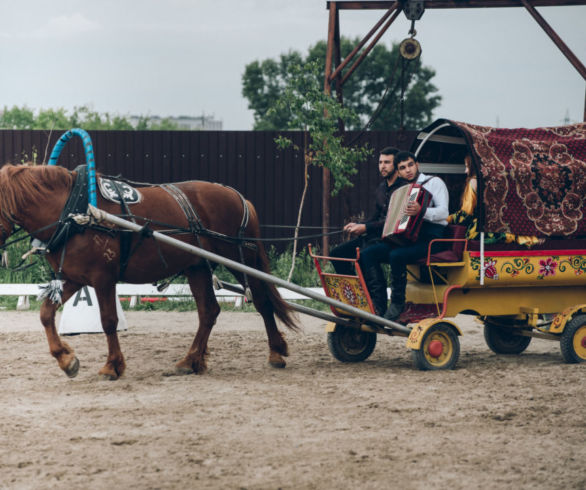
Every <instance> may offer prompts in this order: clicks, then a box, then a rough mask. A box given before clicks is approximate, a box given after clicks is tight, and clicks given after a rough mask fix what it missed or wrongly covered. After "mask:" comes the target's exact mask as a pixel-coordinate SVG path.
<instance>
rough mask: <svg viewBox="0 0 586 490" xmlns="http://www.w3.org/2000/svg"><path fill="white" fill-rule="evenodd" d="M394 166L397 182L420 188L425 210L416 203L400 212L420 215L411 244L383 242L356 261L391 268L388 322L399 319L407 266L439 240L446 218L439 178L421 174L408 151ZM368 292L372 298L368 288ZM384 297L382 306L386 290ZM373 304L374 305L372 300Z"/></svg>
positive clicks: (445, 201)
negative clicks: (426, 200) (424, 196)
mask: <svg viewBox="0 0 586 490" xmlns="http://www.w3.org/2000/svg"><path fill="white" fill-rule="evenodd" d="M395 166H396V168H397V172H398V174H399V177H400V178H401V179H403V180H405V181H406V182H407V183H416V184H419V185H421V186H422V187H423V188H424V189H425V190H426V191H428V192H429V193H430V194H431V196H430V200H429V204H428V206H427V207H426V209H424V210H422V207H421V204H419V203H418V202H417V201H409V203H408V204H406V206H405V208H404V210H403V213H404V214H405V215H408V216H418V215H419V213H420V212H423V213H424V214H423V220H422V223H421V228H420V230H419V233H418V235H417V237H416V238H415V240H414V241H413V242H409V243H406V244H405V243H404V242H403V243H401V244H398V243H396V242H395V241H390V240H383V241H380V242H378V243H374V244H373V245H371V246H368V247H366V248H365V249H364V250H361V252H360V254H361V256H360V262H361V265H362V267H363V269H364V270H365V271H366V270H370V269H372V268H376V267H377V266H378V267H380V264H381V263H383V262H384V263H388V264H390V265H391V302H390V304H389V306H388V308H387V310H386V312H385V314H384V317H385V318H386V319H388V320H396V319H397V318H399V316H400V315H401V313H402V312H403V309H404V308H405V290H406V288H407V264H412V263H415V262H417V261H418V260H419V259H421V258H423V257H425V256H426V255H427V248H428V245H429V242H430V241H431V240H433V239H436V238H443V236H444V234H445V230H446V226H447V224H448V222H447V217H448V215H449V208H448V205H449V195H448V188H447V187H446V184H445V183H444V181H443V180H442V179H440V178H439V177H434V176H428V175H425V174H423V173H421V172H420V171H419V163H418V162H417V157H416V156H415V155H414V154H413V153H411V152H407V151H401V152H399V153H397V154H396V155H395ZM369 291H370V293H371V296H373V291H371V290H370V286H369ZM384 294H385V303H386V291H385V293H384ZM379 301H380V300H379ZM373 303H375V304H376V300H375V298H374V297H373Z"/></svg>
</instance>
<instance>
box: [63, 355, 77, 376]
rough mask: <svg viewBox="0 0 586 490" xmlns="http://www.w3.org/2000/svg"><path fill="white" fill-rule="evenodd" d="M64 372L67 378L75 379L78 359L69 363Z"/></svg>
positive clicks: (75, 358)
mask: <svg viewBox="0 0 586 490" xmlns="http://www.w3.org/2000/svg"><path fill="white" fill-rule="evenodd" d="M64 371H65V374H67V376H68V377H70V378H75V377H76V376H77V373H78V372H79V359H78V358H77V357H74V358H73V361H71V362H70V363H69V366H67V367H66V368H65V369H64Z"/></svg>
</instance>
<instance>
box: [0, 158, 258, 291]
mask: <svg viewBox="0 0 586 490" xmlns="http://www.w3.org/2000/svg"><path fill="white" fill-rule="evenodd" d="M75 172H77V176H76V179H75V182H74V184H73V186H72V188H71V192H70V194H69V197H68V198H67V201H66V203H65V206H64V207H63V210H62V211H61V214H60V216H59V220H58V221H57V223H56V225H57V226H56V229H55V231H54V232H53V235H52V236H51V238H50V239H49V241H48V242H47V243H41V242H40V241H39V240H38V239H37V238H35V236H34V234H32V236H33V242H35V241H36V242H37V243H36V244H35V243H33V246H41V247H39V249H40V250H42V251H43V252H44V253H49V252H50V251H52V250H57V249H59V248H60V247H63V250H62V253H61V260H60V265H59V271H58V273H57V278H59V276H60V274H61V270H62V265H63V261H64V258H65V250H66V246H67V242H68V241H69V239H70V238H71V237H72V236H73V235H75V234H77V233H83V232H84V231H85V229H86V228H91V229H95V230H98V231H102V232H106V233H109V234H113V233H115V231H114V230H112V229H111V228H108V227H104V226H99V225H95V224H80V223H79V222H78V221H77V220H75V219H73V217H74V216H76V215H85V214H87V206H88V178H87V166H86V165H79V166H78V167H77V168H76V169H75ZM108 178H109V179H110V182H111V184H112V186H113V188H114V190H115V192H116V194H117V195H118V196H117V197H118V200H119V203H120V207H121V211H122V213H123V214H124V215H126V216H128V217H129V218H130V219H131V220H132V221H133V222H135V223H136V220H135V218H136V217H138V216H135V215H133V214H132V213H131V212H130V209H129V207H128V204H127V203H126V202H125V200H124V198H123V191H122V186H121V185H120V184H119V182H117V180H118V179H116V178H114V177H108ZM124 182H126V181H124ZM126 183H129V182H126ZM217 185H222V186H223V187H226V188H228V189H230V190H232V191H234V192H235V193H236V194H237V195H238V197H239V198H240V200H241V202H242V207H243V215H242V220H241V223H240V227H239V229H238V234H237V236H236V237H232V236H229V235H225V234H223V233H218V232H215V231H213V230H208V229H207V228H206V227H205V226H204V225H203V223H202V221H201V218H200V217H199V215H198V214H197V211H196V210H195V209H194V207H193V205H192V204H191V202H190V201H189V199H188V198H187V196H186V195H185V193H184V192H183V191H182V190H181V189H180V188H179V187H178V186H177V185H175V184H161V185H159V187H161V188H162V189H164V190H165V191H166V192H167V193H168V194H169V195H170V196H171V197H173V199H174V200H175V202H176V203H177V204H178V205H179V207H180V208H181V210H182V211H183V213H184V215H185V217H186V218H187V222H188V226H189V232H190V233H192V234H193V235H194V236H195V238H196V240H197V245H198V246H199V247H200V248H202V246H201V240H200V236H201V235H205V236H209V237H212V238H217V239H220V240H225V241H228V242H231V243H235V244H237V245H238V252H239V255H240V261H241V262H242V263H243V264H244V251H243V247H246V248H249V249H252V250H256V243H254V241H252V240H250V239H246V238H244V231H245V230H246V227H247V226H248V222H249V218H250V210H249V208H248V204H247V202H246V199H245V198H244V196H243V195H242V194H241V193H240V192H238V191H237V190H236V189H234V188H232V187H229V186H226V185H223V184H217ZM147 227H148V225H145V233H143V234H142V235H141V239H140V240H139V242H138V243H137V244H136V245H135V247H134V249H133V250H131V247H130V245H131V240H132V236H131V233H132V232H126V231H124V230H123V231H121V232H120V233H121V235H120V277H119V279H120V280H123V278H124V274H125V271H126V267H127V265H128V262H129V260H130V257H131V256H132V255H133V254H134V252H135V251H136V250H137V248H138V247H139V246H140V244H141V243H142V239H143V238H144V237H145V236H149V233H148V231H147V230H146V228H147ZM2 231H3V230H2ZM156 243H157V248H158V247H159V245H158V242H156ZM159 256H160V258H161V260H162V262H163V263H164V264H165V260H164V258H163V255H162V254H161V251H160V249H159ZM206 263H207V266H208V268H209V270H210V272H211V273H212V276H213V267H212V265H211V264H210V262H209V261H208V260H207V259H206ZM244 281H245V291H246V292H247V297H248V299H250V293H249V291H250V288H249V286H248V278H247V276H246V274H244ZM218 284H219V283H218V281H217V280H214V287H216V288H219V285H218Z"/></svg>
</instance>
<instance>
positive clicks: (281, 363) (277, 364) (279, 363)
mask: <svg viewBox="0 0 586 490" xmlns="http://www.w3.org/2000/svg"><path fill="white" fill-rule="evenodd" d="M269 364H270V365H271V366H272V367H274V368H279V369H282V368H284V367H285V366H286V365H287V363H286V362H285V359H283V357H281V354H277V353H276V352H271V354H270V356H269Z"/></svg>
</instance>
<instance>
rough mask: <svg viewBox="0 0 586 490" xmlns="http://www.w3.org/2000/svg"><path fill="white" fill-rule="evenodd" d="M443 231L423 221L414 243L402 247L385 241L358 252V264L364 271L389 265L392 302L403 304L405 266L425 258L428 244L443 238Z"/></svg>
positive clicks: (443, 228)
mask: <svg viewBox="0 0 586 490" xmlns="http://www.w3.org/2000/svg"><path fill="white" fill-rule="evenodd" d="M445 231H446V227H445V226H442V225H438V224H435V223H430V222H429V221H424V222H423V224H422V226H421V231H420V232H419V237H418V238H417V241H416V242H414V243H411V244H408V245H404V246H401V245H396V244H394V243H391V242H386V241H381V242H379V243H375V244H374V245H371V246H369V247H366V248H364V249H363V250H361V251H360V264H361V266H362V267H363V269H364V270H367V269H370V268H376V267H380V264H381V263H386V264H390V265H391V278H392V283H391V296H392V302H393V303H397V304H398V303H402V302H405V288H406V285H407V279H406V277H407V265H408V264H414V263H416V262H417V261H418V260H419V259H422V258H424V257H426V256H427V249H428V246H429V242H431V240H433V239H435V238H443V236H444V234H445ZM369 289H370V286H369Z"/></svg>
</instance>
